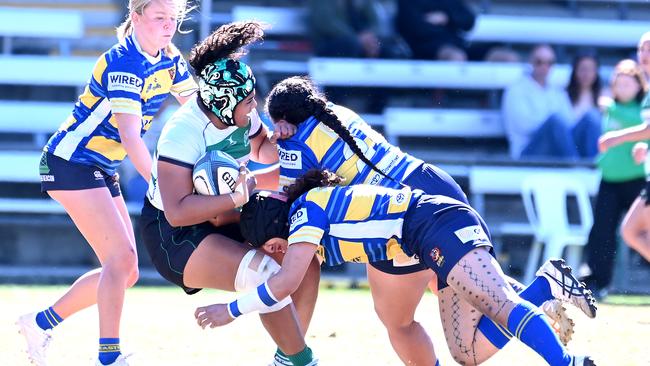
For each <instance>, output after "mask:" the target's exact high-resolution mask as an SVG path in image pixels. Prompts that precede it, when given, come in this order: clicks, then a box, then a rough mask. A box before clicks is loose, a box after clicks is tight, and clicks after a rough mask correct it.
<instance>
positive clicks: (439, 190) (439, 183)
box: [370, 164, 468, 274]
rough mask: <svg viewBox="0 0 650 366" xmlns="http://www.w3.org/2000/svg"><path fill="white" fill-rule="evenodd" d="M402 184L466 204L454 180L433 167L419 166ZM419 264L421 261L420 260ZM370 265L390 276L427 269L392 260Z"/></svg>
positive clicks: (464, 196) (420, 264)
mask: <svg viewBox="0 0 650 366" xmlns="http://www.w3.org/2000/svg"><path fill="white" fill-rule="evenodd" d="M403 183H404V185H407V186H409V187H411V188H413V189H421V190H423V191H424V192H425V193H426V194H431V195H443V196H447V197H451V198H454V199H456V200H458V201H461V202H463V203H465V204H468V201H467V196H466V195H465V193H464V192H463V190H462V189H461V188H460V186H459V185H458V183H456V181H455V180H454V178H452V177H451V176H450V175H449V174H447V173H446V172H445V171H444V170H442V169H440V168H438V167H436V166H435V165H431V164H422V165H420V166H419V167H418V168H416V169H415V170H414V171H413V172H412V173H411V174H410V175H409V176H408V177H406V179H405V180H404V182H403ZM420 262H422V261H421V260H420ZM370 265H371V266H373V267H375V268H377V269H378V270H380V271H382V272H384V273H390V274H408V273H414V272H419V271H422V270H425V269H427V267H426V266H425V265H424V264H422V263H419V264H414V265H410V266H400V265H395V264H394V263H393V261H392V260H387V261H380V262H373V263H370Z"/></svg>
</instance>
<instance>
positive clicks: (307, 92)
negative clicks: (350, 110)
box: [266, 76, 393, 180]
mask: <svg viewBox="0 0 650 366" xmlns="http://www.w3.org/2000/svg"><path fill="white" fill-rule="evenodd" d="M266 110H267V113H268V115H269V116H271V118H272V119H273V120H274V121H279V120H285V121H287V122H288V123H290V124H292V125H295V126H298V125H299V124H300V123H302V122H304V121H306V120H307V119H308V118H309V117H310V116H314V118H316V119H317V120H318V121H320V122H321V123H323V124H324V125H325V126H327V127H329V128H331V129H332V131H334V133H336V134H337V135H338V136H339V137H340V138H341V140H343V142H345V143H346V144H347V145H348V146H349V147H350V149H351V150H352V152H353V153H354V155H356V156H357V157H358V158H359V159H361V161H363V162H364V163H366V165H368V166H369V167H371V168H372V170H374V171H376V172H377V173H379V174H381V175H382V176H384V177H386V178H388V179H391V180H393V178H391V177H389V176H388V175H386V173H384V172H383V171H381V170H380V169H379V168H377V167H376V166H375V164H373V163H372V162H371V161H370V159H368V158H367V157H366V156H365V155H364V154H363V151H361V149H360V148H359V145H357V142H356V140H355V139H354V137H352V134H350V130H348V129H347V128H345V126H343V123H341V120H340V119H339V118H338V117H337V116H336V114H335V113H334V112H333V111H332V110H331V109H329V108H327V99H326V97H325V96H324V95H323V94H322V93H320V92H319V91H318V90H317V89H316V86H315V85H314V84H313V83H312V81H311V80H310V79H309V78H307V77H300V76H292V77H290V78H287V79H284V80H282V81H280V82H279V83H278V84H276V85H275V86H274V87H273V89H272V90H271V92H270V93H269V96H268V97H267V98H266Z"/></svg>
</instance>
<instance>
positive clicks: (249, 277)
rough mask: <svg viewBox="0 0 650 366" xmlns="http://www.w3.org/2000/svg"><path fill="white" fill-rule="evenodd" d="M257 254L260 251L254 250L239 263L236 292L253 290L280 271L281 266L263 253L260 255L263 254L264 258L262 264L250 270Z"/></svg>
mask: <svg viewBox="0 0 650 366" xmlns="http://www.w3.org/2000/svg"><path fill="white" fill-rule="evenodd" d="M257 253H258V251H256V250H254V249H252V250H250V251H248V253H246V255H244V258H242V260H241V262H240V263H239V268H238V269H237V275H236V276H235V290H236V291H238V292H241V291H249V290H252V289H254V288H256V287H257V286H259V285H260V284H262V283H264V282H265V281H266V280H268V279H269V278H270V277H271V276H273V275H274V274H276V273H278V272H279V271H280V265H279V264H277V263H276V262H275V261H274V260H273V258H271V257H269V256H268V255H266V254H262V253H261V252H259V253H260V254H262V255H263V257H262V260H261V261H260V263H259V264H258V265H257V266H256V268H250V267H251V262H252V261H253V259H254V258H255V254H257Z"/></svg>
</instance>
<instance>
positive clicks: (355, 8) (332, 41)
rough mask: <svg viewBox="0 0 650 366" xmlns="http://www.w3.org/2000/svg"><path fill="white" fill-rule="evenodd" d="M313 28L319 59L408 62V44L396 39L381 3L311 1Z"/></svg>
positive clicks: (356, 0)
mask: <svg viewBox="0 0 650 366" xmlns="http://www.w3.org/2000/svg"><path fill="white" fill-rule="evenodd" d="M308 5H309V26H310V28H311V29H310V32H311V35H312V40H313V42H314V48H315V52H316V55H318V56H325V57H354V58H407V57H410V55H411V53H410V50H409V49H408V46H407V45H406V43H405V42H404V41H403V40H402V39H400V38H399V37H398V36H396V35H394V33H393V32H392V28H391V22H390V20H389V17H388V15H387V13H386V11H385V9H384V8H383V6H382V5H381V3H379V2H377V1H373V0H328V1H322V0H310V1H309V3H308Z"/></svg>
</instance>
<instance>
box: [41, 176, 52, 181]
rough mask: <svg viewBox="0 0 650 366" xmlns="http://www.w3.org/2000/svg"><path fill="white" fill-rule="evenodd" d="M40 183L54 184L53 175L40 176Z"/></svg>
mask: <svg viewBox="0 0 650 366" xmlns="http://www.w3.org/2000/svg"><path fill="white" fill-rule="evenodd" d="M41 182H54V176H53V175H41Z"/></svg>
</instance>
